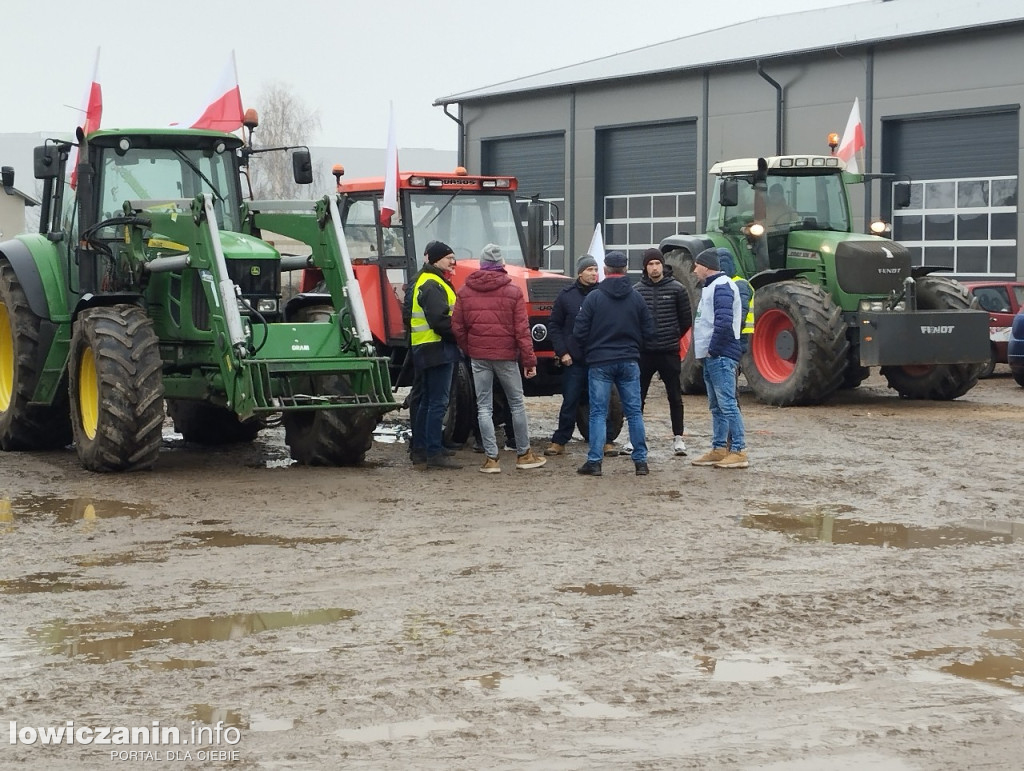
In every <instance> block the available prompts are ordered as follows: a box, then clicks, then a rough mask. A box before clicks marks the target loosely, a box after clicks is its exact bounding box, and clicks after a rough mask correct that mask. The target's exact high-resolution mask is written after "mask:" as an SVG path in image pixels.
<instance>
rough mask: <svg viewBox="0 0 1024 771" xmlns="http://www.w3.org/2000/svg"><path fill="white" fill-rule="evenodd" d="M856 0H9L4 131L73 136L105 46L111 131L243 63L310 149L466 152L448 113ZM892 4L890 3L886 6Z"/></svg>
mask: <svg viewBox="0 0 1024 771" xmlns="http://www.w3.org/2000/svg"><path fill="white" fill-rule="evenodd" d="M853 1H854V0H729V2H723V3H720V4H719V3H713V2H703V1H700V2H695V1H694V0H616V1H615V2H610V1H609V0H516V2H501V3H497V2H489V1H488V0H431V1H427V0H359V1H358V2H353V1H351V0H320V2H318V3H310V2H302V0H292V2H286V1H285V0H232V2H225V1H224V0H202V1H199V0H177V2H171V3H165V2H153V0H138V2H134V3H115V2H112V1H111V0H94V1H93V2H89V1H88V0H86V2H83V1H82V0H74V1H72V0H41V1H36V0H6V2H5V3H4V12H3V15H4V16H5V19H4V21H5V24H4V43H3V52H4V60H5V65H4V68H3V74H2V75H0V83H2V84H3V87H2V90H0V94H2V97H3V99H2V102H0V104H2V105H3V113H2V115H3V117H2V118H0V132H37V131H40V132H70V131H72V130H73V129H74V127H75V125H77V124H78V123H79V122H80V117H79V116H80V113H79V109H80V107H81V104H82V100H83V97H84V94H85V90H86V88H87V86H88V83H89V81H90V80H91V75H92V67H93V62H94V60H95V55H96V48H97V46H99V47H100V49H101V50H100V62H99V79H100V83H101V85H102V87H103V102H104V110H103V122H102V125H103V126H104V127H111V128H112V127H117V126H124V127H129V126H163V125H168V124H169V123H171V122H173V121H183V120H187V119H189V118H191V117H193V116H195V115H196V114H198V113H199V112H200V111H201V109H202V107H203V106H205V103H206V101H207V98H208V97H209V96H210V95H211V92H212V90H213V88H214V86H215V84H216V82H217V80H218V79H219V76H220V73H221V71H222V69H223V68H224V66H225V64H226V63H227V61H228V60H229V58H230V55H231V52H232V50H234V52H235V57H236V61H237V65H238V81H239V85H240V87H241V93H242V102H243V104H245V105H246V106H251V105H255V104H256V103H257V101H258V96H259V95H260V92H261V90H262V89H263V87H264V86H265V85H266V84H267V83H268V82H270V81H274V80H276V81H278V82H280V83H282V84H285V85H287V86H288V87H289V88H291V89H293V91H294V93H295V95H296V96H297V97H298V98H299V99H301V100H302V102H303V103H305V105H306V106H307V107H308V108H310V109H311V110H316V111H318V112H319V115H320V119H321V122H322V130H321V132H320V134H319V135H318V136H315V137H310V139H309V142H310V144H315V145H326V146H341V147H378V148H379V147H384V146H385V145H386V143H387V123H388V117H387V116H388V103H389V101H393V102H394V106H395V115H396V133H397V142H398V146H399V148H401V147H419V148H424V147H429V148H436V149H443V150H453V149H455V143H456V127H455V124H454V123H453V122H452V121H451V120H450V119H449V118H448V117H446V116H445V115H444V113H443V112H442V110H441V108H439V107H433V106H432V104H433V102H434V100H435V99H437V98H439V97H442V96H448V95H450V94H454V93H460V92H462V91H468V90H470V89H474V88H478V87H481V86H488V85H492V84H494V83H500V82H503V81H506V80H510V79H514V78H518V77H522V76H525V75H532V74H535V73H538V72H543V71H546V70H550V69H554V68H557V67H563V66H566V65H569V64H575V63H577V62H581V61H586V60H589V59H595V58H598V57H601V56H606V55H608V54H612V53H618V52H621V51H628V50H631V49H634V48H639V47H642V46H645V45H650V44H652V43H659V42H663V41H665V40H670V39H674V38H677V37H683V36H686V35H690V34H693V33H696V32H701V31H703V30H707V29H714V28H716V27H723V26H728V25H730V24H735V23H737V22H740V21H746V20H748V19H753V18H758V17H764V16H770V15H776V14H781V13H789V12H793V11H802V10H809V9H812V8H820V7H825V6H836V5H844V4H849V3H851V2H853ZM878 1H879V0H874V2H878Z"/></svg>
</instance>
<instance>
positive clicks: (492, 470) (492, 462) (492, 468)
mask: <svg viewBox="0 0 1024 771" xmlns="http://www.w3.org/2000/svg"><path fill="white" fill-rule="evenodd" d="M480 471H481V472H482V473H484V474H500V473H501V466H500V465H498V459H497V458H488V459H487V460H485V461H484V465H482V466H481V467H480Z"/></svg>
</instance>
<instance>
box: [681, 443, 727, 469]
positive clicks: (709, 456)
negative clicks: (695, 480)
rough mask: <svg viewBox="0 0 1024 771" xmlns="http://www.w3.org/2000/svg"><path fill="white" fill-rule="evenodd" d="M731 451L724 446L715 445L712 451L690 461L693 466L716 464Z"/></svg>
mask: <svg viewBox="0 0 1024 771" xmlns="http://www.w3.org/2000/svg"><path fill="white" fill-rule="evenodd" d="M728 454H729V451H728V450H727V449H725V448H724V447H715V448H714V449H713V450H711V452H706V453H704V454H703V455H701V456H700V457H699V458H697V460H693V461H690V465H691V466H714V465H715V464H716V463H718V462H719V461H720V460H722V459H724V458H725V456H726V455H728Z"/></svg>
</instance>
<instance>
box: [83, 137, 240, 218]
mask: <svg viewBox="0 0 1024 771" xmlns="http://www.w3.org/2000/svg"><path fill="white" fill-rule="evenodd" d="M232 157H233V156H232V155H231V153H229V152H224V153H216V152H213V151H211V150H200V149H179V148H172V149H160V148H153V147H144V148H138V149H136V148H129V149H128V150H127V151H126V152H125V153H124V154H123V155H122V154H119V153H118V152H117V151H115V150H114V149H113V148H110V149H104V152H103V156H102V159H101V162H100V164H99V177H100V179H99V185H100V188H99V189H100V205H99V216H100V217H103V218H107V217H114V216H118V215H119V214H120V213H121V207H122V205H123V204H124V202H125V201H131V202H132V205H133V206H135V207H136V208H140V209H143V210H146V209H149V210H153V211H158V210H161V209H167V208H168V207H170V206H177V207H179V208H183V209H184V210H187V209H188V206H189V204H190V203H191V200H192V199H193V198H195V197H196V196H197V195H198V194H199V193H209V194H210V195H211V196H212V197H213V201H214V210H215V211H216V213H217V226H218V227H219V228H220V229H222V230H231V231H236V232H237V231H239V230H240V229H241V227H240V222H239V205H240V202H239V200H238V192H237V190H238V188H237V184H236V178H235V176H234V171H233V167H232Z"/></svg>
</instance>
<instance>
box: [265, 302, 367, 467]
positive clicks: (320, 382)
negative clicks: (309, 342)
mask: <svg viewBox="0 0 1024 771" xmlns="http://www.w3.org/2000/svg"><path fill="white" fill-rule="evenodd" d="M330 313H333V309H332V308H331V307H330V306H317V305H313V306H309V307H307V308H301V309H300V310H299V311H298V313H296V318H295V321H296V322H311V321H321V320H323V319H324V318H325V317H326V315H328V314H330ZM304 389H309V390H308V392H309V393H312V394H319V395H324V396H350V395H352V385H351V384H350V383H349V381H348V378H347V377H345V376H344V375H317V376H314V377H310V378H309V379H308V382H307V383H306V384H305V386H304ZM379 422H380V411H379V410H376V409H372V408H362V407H340V408H334V409H324V410H294V411H289V412H285V413H284V431H285V433H284V440H285V443H286V444H287V445H288V447H289V449H290V451H291V456H292V458H294V459H295V461H296V462H297V463H300V464H302V465H305V466H355V465H356V464H358V463H361V462H362V460H363V458H365V457H366V452H367V451H368V450H369V449H370V447H371V446H373V431H374V429H375V428H377V424H378V423H379Z"/></svg>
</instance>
